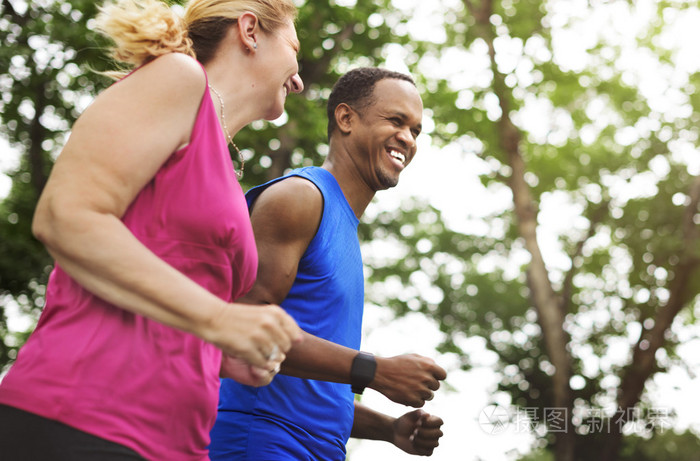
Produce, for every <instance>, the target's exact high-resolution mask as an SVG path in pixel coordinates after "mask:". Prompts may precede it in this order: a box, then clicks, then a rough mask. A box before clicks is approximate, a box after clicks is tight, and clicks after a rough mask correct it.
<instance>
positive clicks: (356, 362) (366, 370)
mask: <svg viewBox="0 0 700 461" xmlns="http://www.w3.org/2000/svg"><path fill="white" fill-rule="evenodd" d="M376 371H377V362H376V361H375V360H374V356H373V355H372V354H370V353H368V352H359V353H358V354H357V355H356V356H355V358H354V359H353V361H352V368H351V369H350V385H351V389H352V391H353V392H354V393H355V394H362V392H363V391H364V390H365V387H367V386H368V385H369V383H371V382H372V380H373V379H374V373H375V372H376Z"/></svg>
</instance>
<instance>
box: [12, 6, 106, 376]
mask: <svg viewBox="0 0 700 461" xmlns="http://www.w3.org/2000/svg"><path fill="white" fill-rule="evenodd" d="M95 13H96V4H95V3H94V2H92V1H81V0H74V1H70V2H68V1H55V2H19V1H16V2H12V1H10V0H3V1H2V10H1V11H0V85H1V86H2V89H3V91H2V100H1V101H0V114H1V115H0V120H1V121H2V123H0V136H2V137H3V138H4V139H5V140H6V141H7V142H8V143H9V145H10V146H11V147H12V148H13V149H15V150H17V151H19V152H21V153H22V156H21V159H20V165H19V167H18V168H17V169H16V171H13V172H10V176H11V178H12V180H13V181H12V189H11V192H10V194H9V196H8V197H7V198H6V199H5V200H3V202H2V203H0V235H2V238H1V239H0V255H2V257H0V336H1V338H2V339H1V340H0V370H2V369H3V368H5V365H6V364H7V363H8V362H9V361H11V360H13V359H14V358H15V356H16V353H17V348H18V347H19V346H20V345H21V344H22V343H23V341H24V339H25V338H26V335H27V332H10V331H8V328H7V319H6V316H5V308H6V306H7V305H8V303H10V302H15V303H17V304H18V305H19V306H20V308H21V309H22V310H23V311H24V312H25V313H28V314H30V315H33V316H36V315H37V310H38V309H40V308H41V307H42V306H43V302H44V298H43V296H44V289H45V285H46V281H47V277H48V274H49V272H50V269H51V264H52V262H51V259H50V257H49V256H48V254H47V253H46V251H45V250H44V248H43V246H42V245H41V244H40V243H39V242H38V241H37V240H36V239H34V238H33V237H32V234H31V219H32V214H33V212H34V206H35V204H36V200H37V198H38V197H39V194H40V193H41V190H42V189H43V187H44V184H45V182H46V179H47V177H48V172H49V171H50V168H51V165H52V162H53V160H52V159H53V157H52V156H53V155H55V154H56V153H57V151H58V149H59V147H60V145H62V143H63V140H64V137H65V135H66V133H67V129H68V127H69V126H70V124H71V123H72V122H73V121H74V120H75V118H76V117H77V115H78V111H79V110H80V109H79V108H80V106H81V105H82V102H81V101H82V100H83V98H85V97H86V96H88V95H90V94H93V93H94V92H95V91H97V90H98V89H99V88H101V87H103V86H104V85H105V83H106V81H105V80H103V79H100V78H98V77H97V76H94V75H93V76H89V77H88V75H89V67H90V66H94V67H98V68H99V67H104V64H105V57H104V54H103V53H102V52H101V51H100V49H99V47H100V46H101V45H103V44H104V43H103V41H101V40H100V39H99V37H97V36H96V35H95V34H94V33H92V32H91V31H90V30H88V28H87V27H86V23H87V20H88V19H89V18H90V17H92V16H94V15H95ZM3 155H10V153H9V152H8V153H3Z"/></svg>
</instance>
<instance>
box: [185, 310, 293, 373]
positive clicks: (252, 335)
mask: <svg viewBox="0 0 700 461" xmlns="http://www.w3.org/2000/svg"><path fill="white" fill-rule="evenodd" d="M199 336H201V337H202V338H204V339H205V340H207V341H209V342H211V343H212V344H214V345H215V346H217V347H219V348H220V349H221V350H222V351H223V352H224V354H226V355H227V356H229V357H232V358H233V357H235V358H237V359H240V360H243V361H244V362H247V363H248V364H250V365H252V366H253V367H257V368H258V369H260V370H264V371H265V372H266V373H268V374H269V372H271V371H273V370H279V367H280V365H281V363H282V361H283V360H284V359H285V357H286V353H287V352H288V351H289V349H290V348H291V347H292V344H293V343H296V342H300V341H301V338H302V331H301V329H300V328H299V326H298V325H297V324H296V322H295V321H294V319H292V317H291V316H290V315H289V314H287V313H286V312H285V311H284V310H283V309H282V308H280V307H279V306H275V305H250V304H239V303H235V304H229V305H227V306H224V307H222V308H220V309H219V312H218V315H216V317H214V318H212V319H211V322H210V325H209V326H208V328H207V330H205V331H203V332H201V333H200V334H199ZM223 368H224V367H223V365H222V369H223ZM234 379H235V378H234ZM264 384H267V383H264Z"/></svg>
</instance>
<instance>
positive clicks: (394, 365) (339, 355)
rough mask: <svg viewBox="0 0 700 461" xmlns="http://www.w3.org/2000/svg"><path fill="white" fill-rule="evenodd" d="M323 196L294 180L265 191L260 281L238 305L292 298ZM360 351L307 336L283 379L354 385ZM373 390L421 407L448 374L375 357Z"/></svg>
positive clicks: (290, 356) (259, 216)
mask: <svg viewBox="0 0 700 461" xmlns="http://www.w3.org/2000/svg"><path fill="white" fill-rule="evenodd" d="M322 213H323V196H322V195H321V192H320V191H319V190H318V189H317V188H316V186H315V185H314V184H313V183H311V182H310V181H308V180H306V179H303V178H298V177H292V178H288V179H285V180H283V181H280V182H278V183H275V184H273V185H271V186H269V187H268V188H267V189H266V190H265V191H263V192H262V193H261V194H260V196H259V197H258V198H257V200H256V201H255V203H254V205H253V208H252V211H251V223H252V225H253V232H254V233H255V241H256V244H257V248H258V261H259V262H258V275H257V279H256V281H255V284H254V285H253V287H252V288H251V290H250V291H249V292H248V293H247V294H246V295H245V296H244V297H242V298H240V299H239V300H238V301H240V302H246V303H256V304H279V303H281V302H282V301H283V300H284V299H285V298H286V297H287V294H288V293H289V291H290V289H291V287H292V284H293V283H294V279H295V278H296V274H297V267H298V266H299V261H300V260H301V258H302V256H303V254H304V252H305V251H306V249H307V247H308V246H309V244H310V242H311V240H312V239H313V238H314V236H315V235H316V231H317V230H318V227H319V225H320V222H321V216H322ZM356 355H357V351H356V350H354V349H350V348H347V347H344V346H341V345H338V344H335V343H332V342H330V341H326V340H324V339H322V338H318V337H316V336H313V335H311V334H309V333H306V332H305V333H304V334H303V341H301V342H300V343H296V344H294V345H293V347H292V349H290V350H289V352H288V353H287V358H286V360H285V361H284V362H283V364H282V371H281V372H282V373H283V374H286V375H290V376H296V377H299V378H306V379H316V380H321V381H332V382H338V383H350V369H351V367H352V362H353V360H354V358H355V356H356ZM376 361H377V369H376V373H375V378H374V380H373V381H372V382H371V383H370V384H369V387H370V388H373V389H375V390H377V391H379V392H381V393H382V394H384V395H385V396H387V397H388V398H389V399H391V400H393V401H394V402H397V403H401V404H405V405H411V406H414V407H420V406H423V404H424V403H425V401H426V400H430V399H431V398H432V395H433V391H435V390H437V389H438V388H439V387H440V383H439V381H440V380H442V379H445V376H446V373H445V370H443V369H442V368H441V367H439V366H438V365H437V364H435V362H434V361H433V360H432V359H429V358H427V357H422V356H419V355H415V354H407V355H400V356H397V357H392V358H381V357H377V358H376Z"/></svg>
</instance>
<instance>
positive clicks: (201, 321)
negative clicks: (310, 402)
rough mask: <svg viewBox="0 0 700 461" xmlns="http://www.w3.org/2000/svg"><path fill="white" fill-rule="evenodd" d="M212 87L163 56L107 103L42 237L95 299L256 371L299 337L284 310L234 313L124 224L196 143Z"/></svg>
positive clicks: (70, 151) (39, 230)
mask: <svg viewBox="0 0 700 461" xmlns="http://www.w3.org/2000/svg"><path fill="white" fill-rule="evenodd" d="M205 90H206V85H205V77H204V74H203V72H202V70H201V68H200V66H199V65H198V64H197V63H196V61H194V60H192V59H190V58H188V57H186V56H184V55H180V54H169V55H165V56H162V57H160V58H158V59H156V60H155V61H153V62H152V63H150V64H148V65H146V66H144V67H142V68H140V69H138V70H137V71H135V72H134V73H133V74H132V75H131V76H129V77H128V78H126V79H124V80H122V81H120V82H119V83H117V84H115V85H112V86H111V87H110V88H108V89H107V90H105V91H104V92H103V93H102V94H100V95H99V96H98V97H97V98H96V99H95V101H94V103H93V104H92V105H91V106H90V107H89V108H88V109H87V110H86V111H85V113H84V114H83V115H82V116H81V117H80V118H79V119H78V121H77V122H76V124H75V126H74V128H73V131H72V133H71V136H70V138H69V140H68V142H67V143H66V145H65V147H64V149H63V151H62V152H61V154H60V155H59V157H58V159H57V161H56V163H55V165H54V169H53V171H52V173H51V175H50V177H49V181H48V183H47V185H46V188H45V190H44V192H43V193H42V196H41V198H40V200H39V203H38V205H37V210H36V213H35V216H34V223H33V231H34V234H35V235H36V236H37V238H38V239H39V240H41V241H42V242H43V243H44V244H45V245H46V248H47V249H48V251H49V252H50V253H51V255H52V256H53V257H54V258H55V259H56V261H57V262H58V263H59V264H60V265H61V267H62V268H63V269H64V270H65V271H66V272H67V273H68V274H69V275H70V276H71V277H73V278H74V279H75V280H76V281H77V282H78V283H80V284H81V285H82V286H83V287H85V288H86V289H87V290H89V291H91V292H92V293H94V294H95V295H97V296H99V297H101V298H103V299H104V300H106V301H108V302H110V303H113V304H115V305H117V306H119V307H121V308H123V309H126V310H129V311H131V312H134V313H136V314H140V315H144V316H146V317H149V318H152V319H154V320H157V321H159V322H162V323H164V324H167V325H170V326H173V327H175V328H179V329H181V330H184V331H188V332H191V333H193V334H195V335H197V336H199V337H201V338H203V339H204V340H206V341H209V342H211V343H213V344H215V345H217V346H218V347H220V348H221V349H222V350H224V352H226V353H228V354H230V355H235V356H239V357H241V358H243V359H245V360H247V361H249V362H250V363H252V364H254V365H257V366H266V367H267V366H270V364H269V363H268V362H267V360H266V357H265V355H267V354H268V353H269V351H271V350H272V349H273V348H274V345H277V346H278V347H279V348H280V349H281V350H282V351H287V350H288V349H289V347H290V346H291V341H292V339H293V338H296V337H298V336H299V334H300V332H299V330H298V327H297V326H296V324H295V323H294V321H293V320H292V319H291V318H290V317H289V316H288V315H286V314H285V313H284V312H283V311H282V310H281V309H279V308H277V307H274V306H273V307H271V308H270V309H268V310H267V311H261V310H260V308H259V307H253V306H242V305H236V308H235V309H232V308H231V305H230V304H228V303H226V302H224V301H222V300H220V299H219V298H218V297H216V296H215V295H213V294H211V293H209V292H208V291H207V290H205V289H204V288H202V287H201V286H199V285H198V284H197V283H195V282H194V281H192V280H190V279H189V278H188V277H186V276H185V275H184V274H182V273H180V272H179V271H177V270H176V269H174V268H173V267H171V266H170V265H168V264H167V263H166V262H164V261H163V260H161V259H160V258H158V257H157V256H156V255H155V254H153V253H152V252H151V251H150V250H148V249H147V248H146V247H145V246H144V245H142V244H141V243H140V242H139V241H138V240H137V239H136V238H135V237H134V236H133V235H132V234H131V232H130V231H129V230H128V229H127V228H126V227H125V226H124V224H123V223H122V222H121V220H120V218H121V217H122V216H123V214H124V213H125V212H126V209H127V208H128V206H129V205H130V204H131V202H132V201H133V200H134V198H135V197H136V195H137V194H138V193H139V191H140V190H141V189H142V188H143V187H144V186H145V185H146V184H147V183H148V182H149V181H150V180H151V179H152V178H153V177H154V176H155V174H156V172H157V171H158V169H159V168H160V167H161V166H162V164H163V163H164V162H165V161H166V160H167V159H168V157H169V156H170V155H171V154H172V153H173V152H175V151H176V150H177V149H178V148H180V147H182V146H184V145H185V144H186V143H187V142H188V141H189V136H190V133H191V131H192V128H193V126H194V122H195V119H196V116H197V112H198V108H199V104H200V101H201V99H202V94H203V93H204V91H205Z"/></svg>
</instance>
